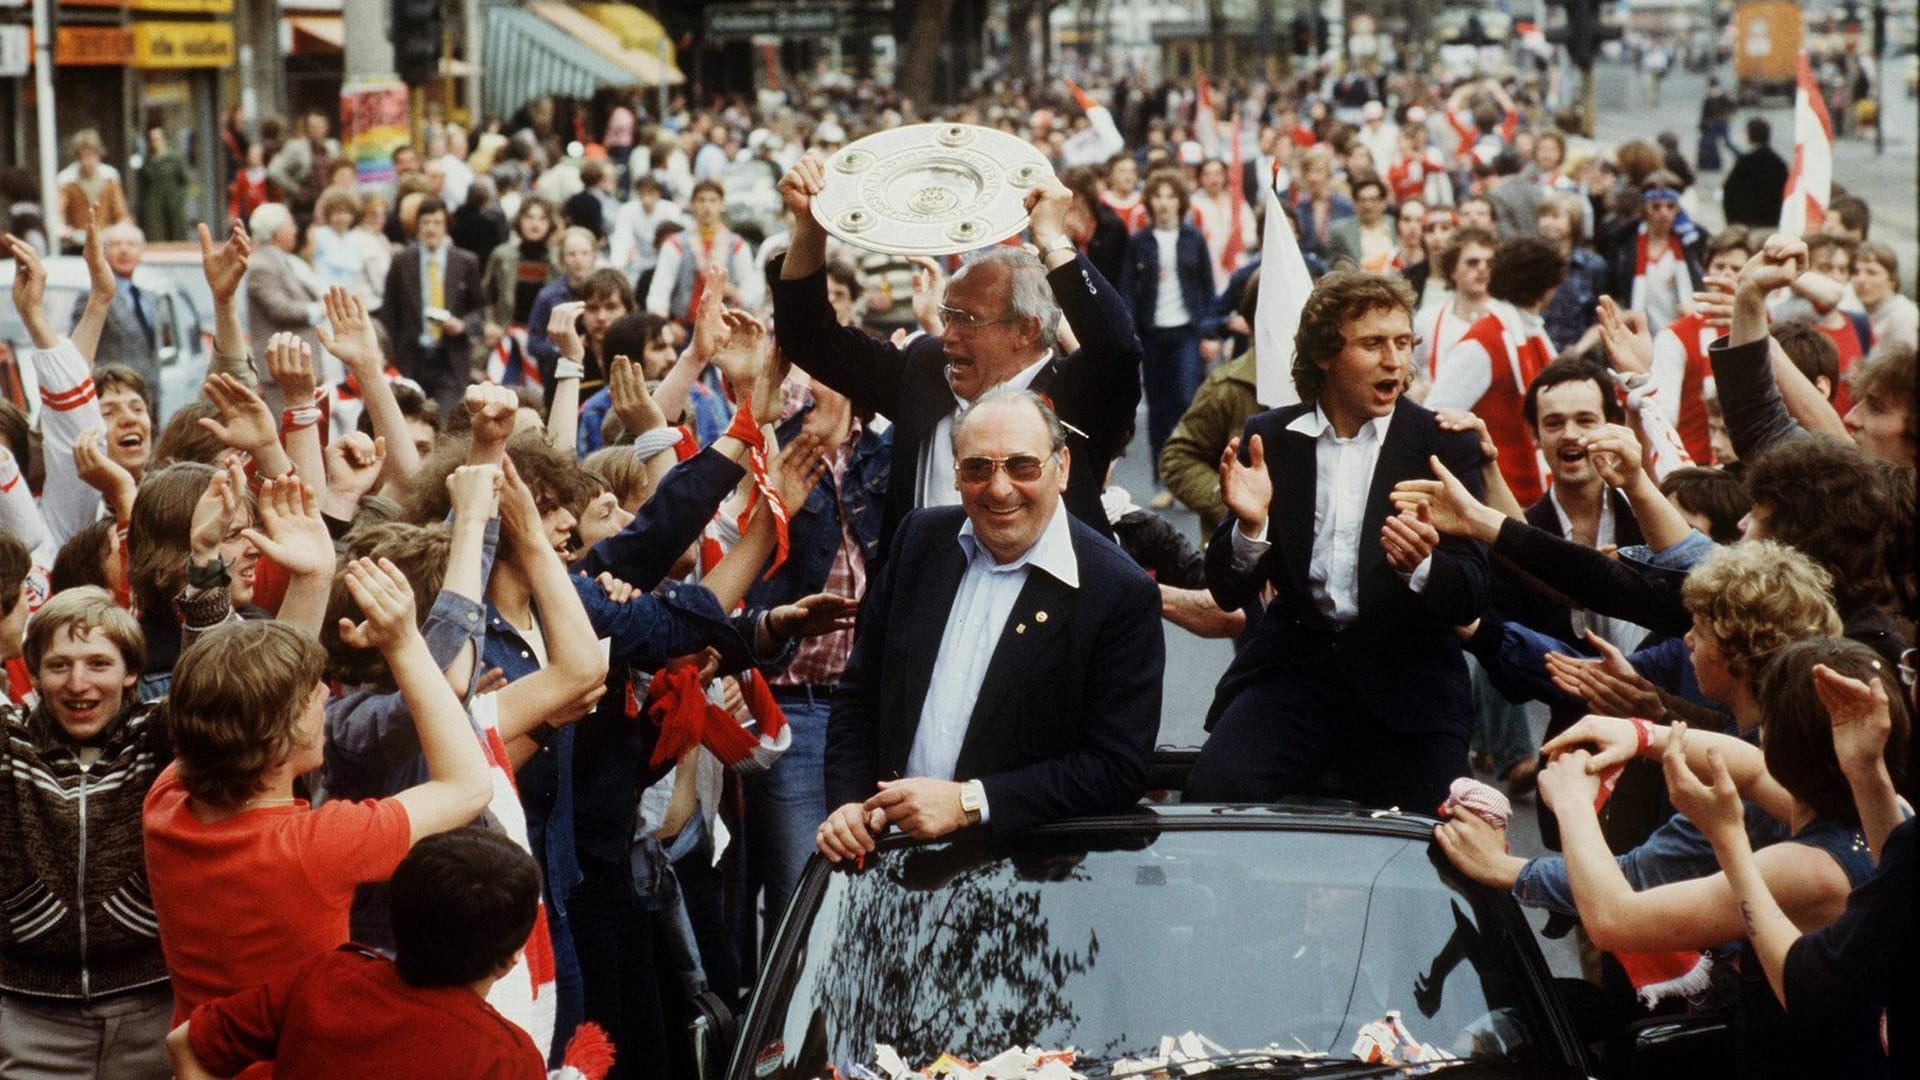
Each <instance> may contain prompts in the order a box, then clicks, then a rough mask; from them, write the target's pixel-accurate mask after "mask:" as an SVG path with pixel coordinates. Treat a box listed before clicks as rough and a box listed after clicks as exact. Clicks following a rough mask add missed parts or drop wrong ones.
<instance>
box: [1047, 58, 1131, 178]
mask: <svg viewBox="0 0 1920 1080" xmlns="http://www.w3.org/2000/svg"><path fill="white" fill-rule="evenodd" d="M1061 81H1063V82H1065V83H1066V84H1067V89H1068V90H1070V91H1072V92H1073V100H1074V101H1075V103H1077V104H1078V105H1079V106H1080V111H1081V112H1083V113H1086V114H1087V126H1086V127H1085V128H1083V129H1081V130H1080V131H1077V132H1075V133H1074V134H1073V135H1072V136H1071V137H1069V138H1068V139H1067V141H1066V142H1065V143H1063V144H1061V146H1060V163H1061V164H1062V165H1065V166H1068V167H1069V168H1071V167H1073V166H1075V165H1104V164H1106V162H1107V159H1108V158H1110V157H1112V156H1113V155H1115V154H1117V153H1119V152H1120V151H1122V150H1125V149H1126V148H1127V140H1126V137H1125V136H1123V135H1121V134H1120V125H1118V124H1116V123H1114V120H1113V110H1111V109H1109V108H1107V107H1106V106H1105V105H1102V104H1100V102H1099V101H1098V100H1096V99H1095V98H1094V96H1093V95H1092V94H1089V93H1087V92H1086V91H1085V90H1082V89H1081V88H1080V86H1079V84H1078V83H1075V82H1074V81H1073V80H1072V79H1063V80H1061Z"/></svg>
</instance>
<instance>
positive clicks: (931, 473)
mask: <svg viewBox="0 0 1920 1080" xmlns="http://www.w3.org/2000/svg"><path fill="white" fill-rule="evenodd" d="M827 176H828V170H827V168H826V166H825V164H824V162H823V161H822V159H821V158H820V156H819V155H818V154H814V153H809V154H807V155H806V156H804V157H802V158H801V159H800V160H799V161H798V162H797V163H795V165H794V166H793V168H792V169H791V170H789V171H788V173H787V175H786V176H785V177H783V178H782V179H781V181H780V193H781V195H782V196H783V197H784V198H785V199H786V203H787V207H788V209H790V210H792V211H793V216H794V225H793V240H792V243H791V244H790V245H789V247H788V249H787V254H786V256H785V260H784V262H782V263H780V264H779V266H778V269H777V270H775V271H773V272H772V273H771V275H770V276H771V277H772V278H773V279H774V280H773V284H772V292H773V310H774V328H773V333H774V340H775V341H776V342H778V343H779V346H780V348H781V349H782V350H783V351H784V352H785V353H786V354H787V356H788V357H790V358H792V360H793V362H794V363H795V364H796V365H798V366H799V367H800V369H801V370H803V371H805V372H806V373H807V374H809V375H811V376H813V377H814V378H815V379H817V380H819V381H820V382H823V383H825V384H827V385H828V386H830V387H832V388H834V389H835V390H838V391H840V392H841V393H843V394H845V395H846V396H847V397H848V398H850V399H852V401H853V405H854V409H855V410H856V411H857V412H859V413H861V414H863V415H865V414H869V413H879V414H882V415H884V416H886V417H887V418H888V419H889V420H891V421H892V422H893V432H894V435H893V455H892V468H891V482H890V484H889V486H888V490H887V503H886V512H885V514H884V515H883V520H882V522H881V528H880V545H881V550H882V551H886V550H888V548H889V541H890V540H891V538H892V536H893V533H894V530H895V529H896V528H898V527H899V524H900V519H901V518H903V517H905V516H906V513H907V511H909V510H912V509H914V508H915V507H921V506H951V505H953V504H955V503H956V502H958V501H959V497H958V494H957V493H956V492H955V491H954V488H953V460H954V459H953V454H952V451H951V449H950V445H951V435H952V429H953V425H954V422H955V420H956V418H957V417H958V416H960V415H961V414H962V413H964V412H965V411H966V409H967V408H968V407H969V405H970V403H972V402H973V401H975V400H978V398H979V397H980V395H982V394H984V393H985V392H986V391H988V390H990V389H992V388H993V387H996V386H1002V385H1005V386H1012V387H1015V388H1018V389H1031V390H1034V391H1037V392H1039V393H1042V394H1045V395H1047V397H1048V398H1049V400H1051V401H1052V403H1053V406H1054V407H1055V408H1056V409H1058V410H1059V416H1060V420H1061V422H1062V423H1063V424H1064V425H1065V427H1066V431H1067V440H1068V446H1070V447H1071V448H1072V450H1073V453H1072V466H1071V469H1070V470H1069V474H1068V477H1067V492H1066V505H1067V510H1068V512H1069V513H1071V514H1073V515H1074V516H1075V517H1077V518H1079V519H1080V520H1081V521H1084V522H1086V523H1087V524H1089V525H1091V526H1093V527H1094V528H1095V529H1096V530H1098V531H1099V532H1100V533H1101V534H1102V535H1105V536H1109V537H1111V536H1112V535H1113V532H1112V528H1113V527H1112V526H1111V525H1110V524H1108V522H1107V519H1106V515H1105V513H1104V512H1102V510H1101V508H1100V491H1101V489H1102V488H1103V487H1104V486H1105V483H1106V472H1107V466H1108V464H1110V463H1111V462H1112V461H1113V458H1114V455H1115V453H1117V452H1118V451H1119V450H1120V449H1121V447H1122V445H1123V441H1124V440H1123V435H1124V433H1125V431H1126V429H1127V426H1128V425H1129V424H1131V423H1132V421H1133V412H1134V407H1135V406H1136V405H1138V404H1139V402H1140V364H1141V361H1142V359H1143V358H1144V350H1143V348H1142V347H1141V344H1140V339H1139V338H1138V337H1137V336H1135V334H1134V327H1133V319H1132V317H1131V316H1130V315H1129V314H1128V309H1127V305H1126V303H1125V301H1124V300H1123V299H1122V297H1121V295H1120V292H1119V290H1118V289H1115V288H1114V287H1113V286H1112V285H1111V284H1109V283H1108V282H1107V280H1106V278H1104V277H1102V276H1101V275H1100V272H1099V271H1098V270H1096V269H1094V268H1093V264H1092V263H1089V262H1088V261H1087V260H1086V258H1085V257H1084V256H1082V255H1080V254H1079V253H1078V252H1077V251H1076V250H1075V248H1074V244H1073V240H1072V239H1071V238H1070V237H1069V236H1068V233H1067V215H1068V212H1069V211H1070V210H1071V209H1072V206H1073V195H1072V193H1071V192H1069V191H1068V190H1067V189H1066V188H1064V187H1062V186H1061V185H1060V184H1059V183H1058V182H1057V181H1053V180H1049V181H1047V182H1046V183H1045V184H1041V185H1036V186H1035V187H1034V188H1033V190H1031V191H1029V192H1028V193H1027V210H1028V212H1029V213H1030V214H1031V216H1032V230H1033V242H1034V244H1035V245H1036V246H1038V247H1039V249H1040V257H1039V258H1037V259H1036V258H1035V257H1034V256H1033V255H1031V254H1028V253H1027V252H1025V251H1023V250H1021V249H1019V248H1009V247H994V248H989V249H987V250H986V251H984V252H982V253H980V254H978V255H976V256H975V257H973V258H972V259H971V260H969V261H968V263H967V265H966V266H964V267H962V268H961V269H960V271H959V272H958V273H956V274H954V276H953V280H952V281H951V282H950V283H949V284H948V286H947V294H946V298H945V300H944V301H943V303H942V304H941V308H940V316H941V319H942V320H943V321H944V323H945V324H946V329H945V331H944V332H943V333H942V334H940V335H938V336H935V335H931V334H929V335H923V336H921V337H919V338H916V339H914V340H913V341H910V342H908V343H907V345H906V346H905V347H904V348H900V347H895V346H894V345H892V344H890V343H888V342H885V341H880V340H876V339H875V338H873V337H870V336H869V335H867V334H866V333H865V332H863V331H861V330H860V329H858V328H857V327H843V326H840V325H839V324H838V323H837V322H836V321H835V320H834V317H833V309H832V307H831V306H830V305H829V304H828V303H827V294H826V275H825V273H824V267H825V265H826V250H827V232H826V230H825V229H824V228H822V227H821V225H820V223H819V222H818V221H816V220H814V217H813V209H812V207H813V197H814V196H815V195H817V194H818V193H819V192H820V191H821V189H822V186H823V185H824V184H825V183H826V182H827ZM834 182H836V183H848V182H849V181H847V180H844V179H841V180H836V181H834ZM1063 312H1064V313H1065V315H1066V319H1067V322H1068V323H1069V324H1071V326H1072V328H1073V332H1074V334H1075V336H1077V337H1078V338H1079V340H1080V347H1079V348H1078V349H1077V350H1075V351H1074V352H1072V353H1070V354H1066V355H1062V354H1061V352H1060V351H1059V350H1057V349H1056V348H1055V331H1056V328H1057V326H1058V324H1059V321H1060V317H1061V314H1062V313H1063Z"/></svg>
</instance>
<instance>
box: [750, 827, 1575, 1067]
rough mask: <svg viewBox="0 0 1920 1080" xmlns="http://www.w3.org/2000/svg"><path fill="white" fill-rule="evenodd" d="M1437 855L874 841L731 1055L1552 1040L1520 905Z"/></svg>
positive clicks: (1133, 842) (1159, 840)
mask: <svg viewBox="0 0 1920 1080" xmlns="http://www.w3.org/2000/svg"><path fill="white" fill-rule="evenodd" d="M1123 836H1124V837H1125V839H1124V840H1123V839H1121V837H1123ZM1429 849H1430V844H1428V843H1427V842H1425V841H1423V840H1412V839H1406V838H1399V837H1393V836H1381V835H1374V834H1355V833H1352V832H1312V831H1296V830H1281V829H1241V830H1232V831H1228V830H1221V829H1171V828H1170V829H1164V830H1154V829H1152V828H1144V829H1142V830H1141V831H1138V832H1132V833H1124V834H1114V833H1105V834H1102V833H1097V832H1091V831H1088V832H1080V833H1076V834H1074V836H1073V838H1072V839H1067V838H1064V837H1063V836H1061V835H1059V834H1054V835H1050V836H1033V837H1028V838H1024V839H1020V840H1015V841H1007V840H1000V841H987V840H983V839H967V840H962V841H959V842H954V843H944V844H934V845H929V846H922V847H913V848H900V849H895V850H888V851H882V852H879V853H876V854H875V855H873V856H870V857H869V858H868V860H867V865H866V868H865V869H864V870H863V871H860V872H844V871H835V872H833V873H830V874H829V875H827V879H826V883H825V887H824V891H823V893H821V894H820V895H819V897H818V900H817V903H815V904H813V905H812V906H811V911H810V912H809V911H805V910H802V908H803V907H804V906H805V903H804V901H803V903H802V905H801V906H799V907H796V909H795V912H794V913H793V914H792V915H791V916H790V918H791V919H793V920H794V922H793V925H792V926H790V927H789V929H788V933H789V934H796V933H797V934H798V935H800V948H799V950H798V951H797V952H795V953H791V954H789V955H792V956H794V957H796V959H794V960H791V961H789V962H787V963H786V964H784V965H783V964H781V963H780V962H778V961H776V963H775V965H774V967H775V968H776V969H779V970H770V971H769V972H768V976H767V978H766V980H765V981H764V982H763V984H762V986H761V988H760V993H761V994H762V995H763V997H762V999H761V1000H760V1001H757V1002H756V1003H755V1007H754V1018H753V1021H752V1026H751V1027H750V1029H749V1031H748V1033H747V1034H748V1037H749V1038H750V1039H753V1040H754V1041H755V1042H757V1043H758V1045H749V1046H748V1047H747V1048H746V1054H745V1056H744V1057H743V1059H742V1060H744V1061H748V1062H752V1063H753V1065H754V1069H753V1073H754V1075H755V1076H758V1077H768V1076H780V1077H789V1078H793V1080H799V1078H802V1077H805V1078H812V1077H818V1076H825V1075H832V1073H831V1071H830V1070H831V1069H832V1068H834V1067H839V1068H840V1069H841V1073H842V1075H859V1074H858V1073H857V1072H854V1071H852V1070H849V1069H847V1068H846V1066H847V1064H848V1063H854V1064H858V1065H861V1066H863V1067H866V1068H869V1069H872V1068H874V1066H875V1065H876V1063H877V1057H885V1056H886V1055H885V1052H884V1051H877V1050H876V1044H885V1045H886V1046H889V1047H891V1048H892V1050H893V1051H894V1052H895V1053H897V1054H898V1055H899V1058H900V1060H901V1061H902V1062H904V1063H905V1064H906V1066H907V1067H908V1068H910V1069H920V1068H925V1067H927V1066H930V1065H936V1063H937V1061H938V1059H939V1058H940V1056H941V1055H942V1054H951V1055H953V1056H954V1057H956V1058H959V1059H961V1060H963V1061H968V1062H979V1061H983V1060H986V1059H989V1058H992V1057H994V1056H995V1055H998V1054H1000V1053H1002V1052H1003V1051H1006V1050H1007V1049H1009V1048H1037V1049H1040V1050H1059V1049H1065V1048H1068V1047H1072V1048H1075V1049H1077V1051H1078V1063H1077V1064H1076V1066H1075V1067H1076V1068H1078V1069H1081V1070H1083V1071H1090V1074H1091V1075H1101V1074H1103V1073H1104V1072H1105V1069H1103V1068H1102V1066H1111V1065H1112V1064H1114V1063H1115V1062H1116V1061H1117V1060H1118V1059H1122V1058H1125V1059H1131V1060H1136V1061H1137V1060H1141V1059H1145V1058H1151V1057H1153V1056H1156V1055H1159V1054H1162V1053H1164V1049H1163V1045H1162V1040H1163V1039H1165V1038H1172V1039H1176V1040H1177V1039H1179V1037H1181V1036H1184V1035H1187V1034H1188V1033H1192V1035H1193V1038H1190V1039H1189V1040H1187V1043H1188V1045H1189V1046H1191V1047H1195V1048H1199V1049H1201V1050H1204V1051H1208V1052H1212V1053H1221V1052H1238V1051H1252V1050H1261V1049H1268V1050H1278V1051H1283V1052H1286V1053H1292V1054H1300V1055H1303V1056H1305V1055H1312V1056H1318V1055H1326V1056H1329V1057H1332V1058H1338V1059H1350V1058H1352V1057H1353V1056H1354V1055H1355V1053H1356V1043H1357V1042H1361V1041H1362V1029H1363V1028H1366V1029H1367V1031H1368V1032H1369V1033H1371V1035H1372V1036H1373V1037H1375V1038H1379V1037H1380V1036H1381V1033H1382V1032H1383V1031H1387V1030H1389V1029H1390V1025H1389V1024H1377V1023H1375V1022H1378V1021H1384V1020H1386V1018H1387V1017H1388V1014H1389V1013H1395V1014H1397V1016H1398V1021H1399V1025H1400V1027H1399V1029H1398V1030H1399V1031H1400V1032H1401V1033H1402V1034H1403V1037H1404V1040H1405V1041H1404V1042H1401V1043H1400V1046H1399V1048H1398V1049H1396V1050H1393V1052H1394V1053H1396V1054H1397V1055H1398V1060H1401V1061H1405V1060H1408V1058H1407V1056H1406V1054H1407V1048H1408V1047H1409V1046H1410V1045H1411V1044H1414V1043H1420V1044H1424V1045H1425V1047H1426V1048H1427V1050H1429V1051H1432V1050H1440V1051H1445V1052H1446V1053H1447V1054H1451V1055H1456V1056H1458V1057H1461V1058H1469V1057H1472V1058H1493V1059H1506V1060H1528V1059H1530V1058H1534V1057H1536V1056H1538V1055H1542V1054H1548V1055H1550V1054H1552V1053H1553V1052H1554V1051H1553V1049H1552V1047H1553V1046H1554V1044H1553V1043H1552V1042H1551V1040H1549V1039H1548V1038H1546V1037H1545V1035H1544V1034H1543V1032H1544V1031H1545V1024H1546V1023H1547V1021H1545V1020H1544V1019H1543V1018H1542V1014H1541V1013H1540V1012H1539V1010H1538V1008H1537V1006H1536V1005H1535V1004H1533V1003H1534V1002H1536V1001H1537V999H1536V998H1535V997H1534V996H1533V995H1534V992H1533V991H1530V990H1529V989H1528V987H1529V985H1530V984H1529V983H1528V982H1527V980H1526V978H1525V976H1524V974H1523V972H1522V970H1521V968H1520V960H1519V956H1520V952H1519V949H1520V947H1521V946H1520V944H1519V943H1518V942H1517V941H1516V940H1515V939H1514V937H1513V936H1512V935H1511V933H1510V932H1509V929H1510V927H1512V926H1514V925H1517V920H1512V919H1502V918H1499V917H1496V916H1494V915H1492V914H1491V909H1489V910H1488V911H1486V912H1482V911H1478V910H1476V903H1482V904H1484V903H1489V902H1490V901H1489V900H1488V899H1487V898H1486V897H1485V896H1484V894H1483V895H1482V896H1479V897H1476V896H1475V895H1473V894H1470V893H1469V892H1468V891H1467V889H1468V888H1470V886H1466V885H1461V884H1458V883H1457V879H1454V878H1453V877H1452V876H1451V874H1450V873H1449V874H1443V873H1442V871H1441V870H1440V868H1439V867H1438V866H1437V865H1436V863H1435V861H1434V857H1433V856H1432V855H1431V854H1430V852H1429ZM1522 930H1524V927H1522ZM1370 1024H1372V1025H1374V1026H1373V1027H1370V1028H1369V1027H1368V1025H1370ZM1389 1037H1390V1036H1389ZM1362 1049H1364V1047H1362ZM1435 1056H1436V1057H1438V1056H1439V1055H1435ZM880 1074H881V1075H886V1073H885V1071H884V1069H882V1070H881V1073H880Z"/></svg>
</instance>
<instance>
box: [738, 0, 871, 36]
mask: <svg viewBox="0 0 1920 1080" xmlns="http://www.w3.org/2000/svg"><path fill="white" fill-rule="evenodd" d="M706 15H707V21H706V32H707V36H708V37H713V38H719V37H751V36H753V35H754V34H826V35H837V34H839V33H841V29H842V18H843V13H842V12H841V11H840V9H838V8H816V7H806V6H804V5H800V4H788V5H785V6H782V7H777V8H769V7H756V6H753V5H748V4H708V5H707V9H706Z"/></svg>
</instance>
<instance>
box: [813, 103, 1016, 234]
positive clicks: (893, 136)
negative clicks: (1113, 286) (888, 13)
mask: <svg viewBox="0 0 1920 1080" xmlns="http://www.w3.org/2000/svg"><path fill="white" fill-rule="evenodd" d="M1051 179H1053V166H1052V165H1050V164H1048V163H1047V159H1046V157H1045V156H1043V155H1042V154H1041V153H1040V151H1038V150H1036V149H1034V148H1033V147H1032V146H1031V145H1029V144H1028V143H1026V142H1025V141H1024V140H1021V139H1019V138H1016V137H1014V136H1012V135H1009V134H1007V133H1006V132H1004V131H996V130H994V129H993V128H986V127H979V126H976V125H973V124H913V125H911V126H908V127H899V128H894V129H892V130H890V131H882V132H879V133H877V134H873V135H869V136H867V137H866V138H864V139H861V140H860V141H858V142H856V143H853V144H851V145H849V146H847V147H845V148H844V149H842V150H841V151H840V152H839V153H837V154H834V155H833V156H832V157H830V158H828V159H827V165H826V182H825V183H824V184H823V185H822V186H821V190H820V193H819V194H818V195H815V196H814V197H813V216H814V218H815V219H816V220H818V221H819V222H820V224H821V226H822V227H823V228H825V229H826V230H827V232H829V233H831V234H832V235H834V236H836V237H838V238H839V239H841V240H843V241H845V242H847V243H849V244H852V245H854V246H856V247H862V248H866V249H867V250H869V251H878V252H881V253H883V254H888V255H948V254H952V253H954V252H959V251H972V250H974V249H975V248H982V247H986V246H987V245H989V244H997V243H999V242H1000V241H1002V240H1005V239H1006V238H1007V237H1009V236H1012V235H1014V234H1015V233H1017V232H1019V231H1020V230H1021V229H1024V228H1026V226H1027V207H1026V197H1027V192H1029V191H1032V190H1033V189H1034V188H1035V187H1038V186H1039V185H1041V184H1044V183H1046V182H1047V181H1048V180H1051Z"/></svg>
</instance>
